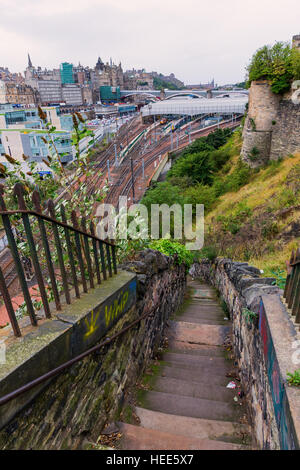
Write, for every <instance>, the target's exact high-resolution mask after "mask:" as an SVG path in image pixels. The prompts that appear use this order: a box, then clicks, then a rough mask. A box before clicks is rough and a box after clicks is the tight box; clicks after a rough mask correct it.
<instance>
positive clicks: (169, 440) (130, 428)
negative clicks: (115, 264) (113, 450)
mask: <svg viewBox="0 0 300 470" xmlns="http://www.w3.org/2000/svg"><path fill="white" fill-rule="evenodd" d="M118 425H119V427H120V431H121V433H122V434H123V437H122V439H121V442H120V445H121V448H123V449H126V450H240V449H242V448H243V447H242V446H241V445H239V444H231V443H228V442H220V441H214V440H210V439H197V438H194V437H187V436H182V435H178V434H173V433H168V432H162V431H157V430H156V429H155V430H153V429H147V428H141V427H140V426H134V425H132V424H125V423H118Z"/></svg>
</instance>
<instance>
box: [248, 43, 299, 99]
mask: <svg viewBox="0 0 300 470" xmlns="http://www.w3.org/2000/svg"><path fill="white" fill-rule="evenodd" d="M247 71H248V81H247V86H248V87H249V86H250V85H251V82H252V81H254V80H268V81H269V82H270V85H271V90H272V92H273V93H276V94H282V93H285V92H286V91H288V90H289V89H290V86H291V83H292V81H293V80H298V79H299V78H300V53H299V51H298V50H297V49H292V48H291V46H290V45H289V44H288V43H284V42H276V43H275V44H274V45H273V46H263V47H262V48H260V49H258V51H256V53H255V54H254V55H253V57H252V59H251V61H250V64H249V66H248V67H247Z"/></svg>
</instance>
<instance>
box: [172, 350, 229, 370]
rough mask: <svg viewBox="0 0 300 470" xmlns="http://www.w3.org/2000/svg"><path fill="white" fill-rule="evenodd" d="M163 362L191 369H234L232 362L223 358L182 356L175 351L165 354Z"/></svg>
mask: <svg viewBox="0 0 300 470" xmlns="http://www.w3.org/2000/svg"><path fill="white" fill-rule="evenodd" d="M163 360H164V361H166V362H169V363H170V362H176V363H178V364H182V365H186V366H190V367H191V368H203V367H204V368H209V367H212V368H213V367H218V368H219V367H224V369H228V368H232V362H231V361H229V360H227V359H225V357H222V356H209V355H207V356H197V355H195V354H194V355H193V354H187V353H185V354H181V353H178V352H174V351H168V352H165V353H164V355H163Z"/></svg>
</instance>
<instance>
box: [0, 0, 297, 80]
mask: <svg viewBox="0 0 300 470" xmlns="http://www.w3.org/2000/svg"><path fill="white" fill-rule="evenodd" d="M0 7H1V8H0V65H3V66H8V67H9V69H10V70H11V71H22V72H23V71H24V70H25V67H26V65H27V52H30V55H31V58H32V62H33V64H34V65H40V66H42V67H48V68H52V67H58V65H59V63H61V62H63V61H67V62H72V63H74V64H77V63H78V62H79V61H80V62H81V63H82V64H83V65H90V66H94V65H95V63H96V60H97V57H98V55H100V57H101V58H102V60H103V61H104V62H106V61H109V58H110V57H112V59H113V60H114V61H115V62H117V63H118V62H119V61H121V62H122V65H123V68H124V69H128V68H132V67H135V68H143V67H144V68H146V70H147V71H152V70H156V71H160V72H162V73H166V74H167V73H170V72H174V73H175V75H176V76H177V77H178V78H180V79H181V80H183V81H184V82H185V83H199V82H206V81H207V80H210V79H211V78H212V77H214V78H215V80H216V81H217V83H220V84H221V83H228V82H235V81H241V80H243V78H244V75H245V66H246V65H247V63H248V61H249V58H250V57H251V55H252V53H253V52H254V51H255V50H256V49H257V48H258V47H261V46H262V45H264V44H266V43H267V44H268V43H273V42H275V41H276V40H283V41H287V40H290V39H291V36H292V35H293V34H299V33H300V31H299V30H300V22H299V18H300V2H299V0H285V1H280V2H279V1H278V0H212V1H208V0H205V1H203V0H148V1H147V2H146V1H144V0H0Z"/></svg>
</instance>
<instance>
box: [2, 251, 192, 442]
mask: <svg viewBox="0 0 300 470" xmlns="http://www.w3.org/2000/svg"><path fill="white" fill-rule="evenodd" d="M122 267H123V268H124V269H127V270H130V271H134V272H135V273H137V278H138V292H137V294H138V295H137V304H136V306H135V307H133V308H132V309H131V310H130V311H129V312H127V313H126V314H125V315H124V316H123V317H122V318H121V319H120V320H119V322H118V323H117V324H116V325H115V326H114V327H113V328H112V329H111V330H110V331H109V333H108V336H111V335H113V334H114V333H116V332H118V331H120V330H121V329H122V328H123V327H125V326H127V325H128V324H130V323H131V322H133V321H134V320H135V319H136V318H137V317H138V316H141V315H143V314H144V313H146V312H150V311H151V310H152V309H154V311H153V313H151V315H150V316H149V317H146V319H145V320H143V321H141V322H140V323H138V324H137V325H136V326H135V327H134V328H132V329H130V330H129V331H127V332H126V333H124V334H123V335H122V336H120V337H119V338H118V339H117V340H115V341H114V342H112V343H110V344H108V345H107V346H105V348H102V349H101V350H99V351H97V352H95V353H93V354H92V355H90V356H88V357H86V358H85V359H84V360H82V361H80V362H78V363H76V364H75V365H73V366H72V367H71V368H70V369H68V370H67V372H65V373H63V374H61V375H60V376H58V377H57V378H56V379H54V380H53V381H52V382H51V383H50V385H49V386H48V387H47V389H46V390H44V391H43V392H41V394H40V395H39V396H38V397H37V398H36V399H35V400H34V401H33V402H32V403H31V404H30V405H28V406H27V408H26V409H25V410H23V411H22V412H20V413H19V415H17V416H16V417H15V418H14V419H13V420H12V421H11V422H10V423H9V424H8V425H7V426H6V427H5V428H3V429H2V430H1V431H0V448H1V449H81V448H85V447H86V445H87V444H88V443H90V442H93V443H95V442H96V441H97V438H98V436H99V434H100V433H101V430H102V429H103V427H104V426H105V424H107V423H110V422H112V421H114V420H115V419H117V417H118V414H119V413H120V410H121V408H122V406H123V404H124V402H125V400H126V393H127V390H128V389H129V387H131V386H133V385H134V384H135V383H136V380H137V379H138V378H139V377H140V375H141V374H142V373H143V371H144V370H145V367H146V365H147V362H148V361H149V360H150V359H151V358H152V357H153V355H154V353H155V351H156V350H157V349H158V348H159V346H160V344H161V342H162V340H163V337H164V328H165V324H166V320H167V319H168V317H169V316H170V314H171V313H172V312H174V310H176V309H177V308H178V306H179V305H180V303H181V302H182V299H183V295H184V291H185V285H186V273H185V266H178V265H177V264H176V262H175V261H174V259H171V258H168V257H167V256H165V255H162V254H161V253H159V252H156V251H154V250H149V249H148V250H145V251H143V252H141V253H139V255H138V256H137V258H136V259H135V260H134V261H131V262H130V263H127V264H126V265H124V266H122Z"/></svg>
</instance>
